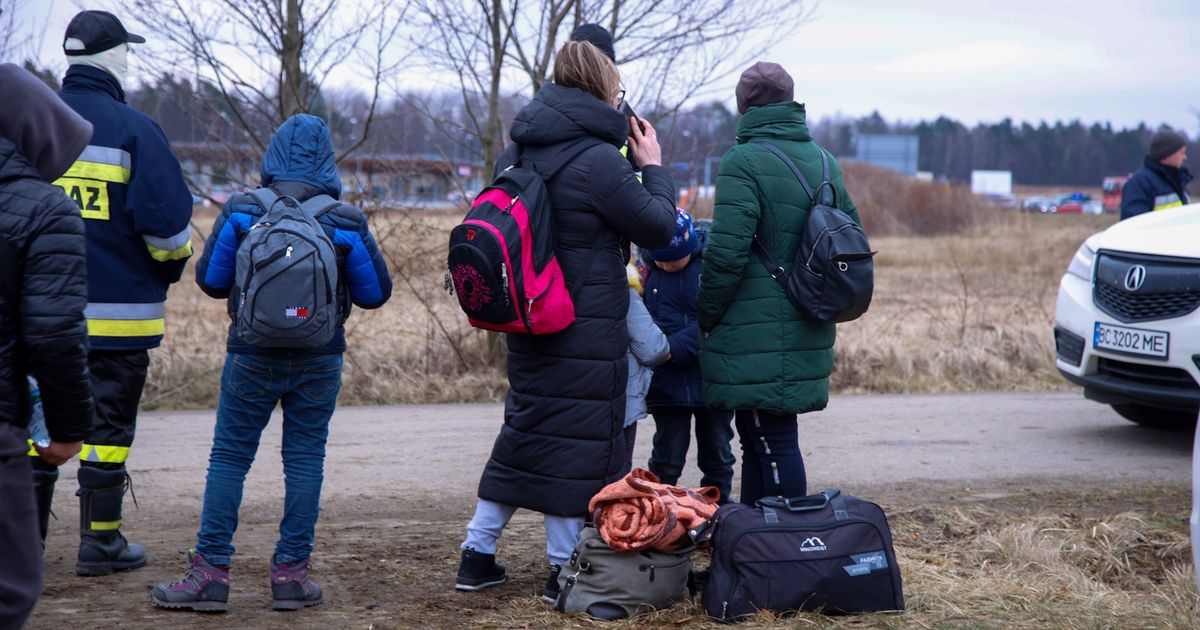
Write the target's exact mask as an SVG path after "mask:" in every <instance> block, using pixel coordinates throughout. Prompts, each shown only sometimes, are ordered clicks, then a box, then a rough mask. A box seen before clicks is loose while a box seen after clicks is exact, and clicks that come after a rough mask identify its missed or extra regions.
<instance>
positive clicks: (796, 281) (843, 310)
mask: <svg viewBox="0 0 1200 630" xmlns="http://www.w3.org/2000/svg"><path fill="white" fill-rule="evenodd" d="M753 143H754V144H758V145H761V146H762V147H763V148H765V149H767V150H768V151H770V152H771V153H773V154H775V156H776V157H778V158H779V159H780V160H783V163H784V164H786V165H787V167H788V169H789V170H791V171H792V174H793V175H795V176H796V179H797V180H799V182H800V186H801V187H802V188H804V192H805V193H806V194H808V198H809V201H811V202H812V209H811V210H810V211H809V213H808V222H807V223H805V225H804V232H803V233H802V234H801V236H800V247H798V248H797V249H796V257H795V259H794V260H793V261H792V268H791V269H784V268H783V267H782V266H781V265H779V263H777V262H775V259H774V258H773V257H772V256H771V254H769V253H768V252H767V250H766V248H764V247H763V245H762V243H761V242H760V241H759V240H758V236H755V237H754V243H753V245H752V246H751V249H753V250H754V253H755V254H756V255H757V256H758V258H759V260H761V261H762V264H763V266H764V267H766V268H767V271H768V272H769V273H770V274H771V277H772V278H775V280H776V281H778V282H779V284H780V285H781V286H782V287H783V291H784V293H785V294H787V297H788V300H789V301H791V303H792V304H793V305H794V306H795V307H796V310H798V311H800V315H801V316H802V317H804V319H807V320H810V321H815V322H823V323H827V324H836V323H839V322H848V321H850V320H853V319H858V318H859V317H860V316H861V315H862V314H863V313H865V312H867V307H869V306H870V305H871V294H872V293H873V292H874V290H875V262H874V257H875V253H876V252H874V251H872V250H871V244H870V243H869V242H868V241H867V235H866V234H865V233H864V232H863V231H862V228H861V227H859V225H858V224H857V223H855V222H854V219H851V218H850V216H849V215H847V214H846V213H845V212H842V211H841V210H839V209H838V207H837V192H836V190H835V189H834V187H833V184H832V183H831V182H830V181H829V158H828V156H827V155H826V154H825V150H824V149H818V150H819V151H821V170H822V176H821V177H822V180H821V185H820V186H818V187H817V190H816V192H815V193H814V191H813V189H812V186H809V185H808V182H807V181H806V180H805V179H804V175H802V174H801V173H800V169H799V168H797V167H796V164H795V162H792V160H791V158H789V157H788V156H787V155H786V154H784V152H783V151H780V150H779V148H778V147H776V146H775V145H773V144H771V143H769V142H767V141H765V140H754V141H753ZM818 195H820V198H818Z"/></svg>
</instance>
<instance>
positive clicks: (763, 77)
mask: <svg viewBox="0 0 1200 630" xmlns="http://www.w3.org/2000/svg"><path fill="white" fill-rule="evenodd" d="M794 90H795V84H794V83H793V82H792V75H790V74H788V73H787V70H784V69H783V66H781V65H779V64H777V63H772V62H770V61H759V62H757V63H755V64H754V65H753V66H750V67H749V68H746V71H745V72H743V73H742V78H740V79H738V84H737V90H736V92H735V93H736V94H737V106H738V112H739V113H742V114H745V113H746V110H747V109H750V108H751V107H754V106H755V105H770V104H772V103H787V102H789V101H792V100H795V91H794Z"/></svg>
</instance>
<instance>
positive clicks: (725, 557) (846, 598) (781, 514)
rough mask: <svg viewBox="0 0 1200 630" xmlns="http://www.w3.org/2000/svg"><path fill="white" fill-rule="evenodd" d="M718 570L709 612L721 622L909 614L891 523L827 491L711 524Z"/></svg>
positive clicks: (762, 503)
mask: <svg viewBox="0 0 1200 630" xmlns="http://www.w3.org/2000/svg"><path fill="white" fill-rule="evenodd" d="M709 524H710V525H711V527H712V530H711V531H709V532H705V533H703V534H701V536H702V537H705V538H706V537H707V536H706V535H705V534H711V536H712V569H711V575H710V576H709V579H708V583H707V584H706V585H705V587H704V609H705V610H706V611H708V614H710V615H712V616H713V617H715V618H717V619H719V620H721V621H737V620H739V619H742V618H745V617H748V616H752V615H754V614H755V613H757V612H758V611H760V610H772V611H776V612H781V613H788V612H795V611H800V610H803V611H814V610H815V611H821V612H824V613H861V612H875V611H884V610H903V609H904V594H903V590H902V587H901V584H900V568H899V567H898V566H897V565H896V553H895V551H894V550H893V549H892V533H891V530H890V529H889V528H888V522H887V516H885V515H884V513H883V509H882V508H880V507H879V506H878V505H875V504H874V503H869V502H867V501H863V500H861V499H859V498H857V497H853V496H850V495H846V494H841V492H840V491H838V490H833V489H830V490H825V491H824V492H822V493H821V494H814V495H811V496H807V497H802V498H796V499H784V498H782V497H780V498H769V499H761V500H759V501H758V503H757V505H756V507H750V506H748V505H744V504H741V503H730V504H727V505H724V506H722V507H721V509H720V510H718V511H717V514H716V516H715V517H714V518H713V519H712V520H711V521H709Z"/></svg>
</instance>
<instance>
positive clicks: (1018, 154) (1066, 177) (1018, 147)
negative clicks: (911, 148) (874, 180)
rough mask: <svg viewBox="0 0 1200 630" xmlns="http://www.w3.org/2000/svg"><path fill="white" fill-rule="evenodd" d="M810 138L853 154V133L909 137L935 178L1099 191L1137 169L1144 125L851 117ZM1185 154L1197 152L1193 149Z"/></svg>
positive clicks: (1146, 134) (1145, 140)
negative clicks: (983, 176) (983, 174)
mask: <svg viewBox="0 0 1200 630" xmlns="http://www.w3.org/2000/svg"><path fill="white" fill-rule="evenodd" d="M816 127H817V129H816V130H815V135H816V137H817V141H818V142H821V143H823V144H824V145H825V146H827V147H828V148H829V149H830V150H831V151H833V152H834V153H836V154H838V155H854V138H855V136H856V135H857V134H859V133H905V134H916V136H917V137H918V138H919V141H920V154H919V157H918V167H919V168H920V169H921V170H923V171H930V172H932V173H933V174H934V176H936V177H939V178H946V179H950V180H953V181H968V180H969V179H970V177H971V171H972V170H975V169H992V170H1005V171H1012V173H1013V181H1014V182H1015V183H1018V184H1032V185H1038V184H1047V185H1054V184H1063V185H1075V186H1098V185H1100V183H1101V181H1102V180H1103V179H1104V177H1106V176H1109V175H1123V174H1126V173H1129V172H1132V171H1135V170H1137V169H1138V168H1140V167H1141V164H1142V158H1143V157H1144V156H1145V154H1146V146H1147V145H1148V144H1149V142H1150V136H1151V135H1153V134H1154V132H1155V131H1157V128H1151V127H1147V126H1146V125H1145V124H1141V125H1138V126H1137V127H1135V128H1131V129H1117V128H1114V127H1113V126H1112V125H1111V124H1108V123H1104V124H1101V123H1092V124H1084V123H1083V122H1081V121H1079V120H1072V121H1070V122H1062V121H1057V122H1054V123H1047V122H1044V121H1043V122H1040V123H1038V124H1036V125H1034V124H1030V123H1028V122H1023V123H1017V122H1013V120H1012V119H1010V118H1005V119H1004V120H1001V121H1000V122H996V123H980V124H978V125H975V126H974V127H968V126H966V125H964V124H962V123H960V122H958V121H956V120H953V119H951V118H947V117H945V116H942V117H939V118H938V119H937V120H934V121H932V122H920V123H917V124H911V123H889V122H887V121H886V120H884V118H883V117H882V116H881V115H880V114H879V113H878V112H875V113H872V114H871V115H870V116H865V117H862V118H858V119H841V120H829V119H827V120H824V121H822V122H821V123H820V124H818V125H817V126H816ZM1190 149H1191V151H1190V153H1192V154H1193V155H1198V154H1197V153H1196V152H1195V151H1196V149H1197V146H1196V145H1195V144H1192V145H1190Z"/></svg>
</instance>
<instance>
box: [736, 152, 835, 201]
mask: <svg viewBox="0 0 1200 630" xmlns="http://www.w3.org/2000/svg"><path fill="white" fill-rule="evenodd" d="M750 142H751V143H752V144H757V145H759V146H761V147H762V148H764V149H766V150H768V151H770V152H771V153H774V154H775V157H777V158H779V159H780V160H781V161H782V162H783V163H784V165H786V166H787V167H788V170H789V171H791V172H792V175H794V176H795V177H796V179H797V180H798V181H799V182H800V187H801V188H803V189H804V192H805V194H807V195H808V200H809V201H810V202H812V204H813V205H816V203H817V196H816V195H815V194H813V189H812V186H809V185H808V180H806V179H804V175H802V174H801V173H800V168H799V167H797V166H796V163H795V162H793V161H792V158H790V157H788V156H787V154H786V153H784V152H783V151H781V150H780V149H779V147H777V146H775V145H773V144H771V143H770V142H767V141H766V140H751V141H750ZM821 162H822V164H823V165H824V166H825V180H826V181H828V180H829V165H828V164H825V152H824V151H821ZM824 184H825V182H822V185H824Z"/></svg>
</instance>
